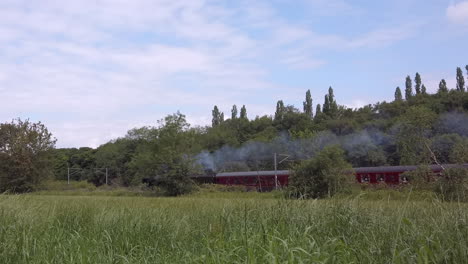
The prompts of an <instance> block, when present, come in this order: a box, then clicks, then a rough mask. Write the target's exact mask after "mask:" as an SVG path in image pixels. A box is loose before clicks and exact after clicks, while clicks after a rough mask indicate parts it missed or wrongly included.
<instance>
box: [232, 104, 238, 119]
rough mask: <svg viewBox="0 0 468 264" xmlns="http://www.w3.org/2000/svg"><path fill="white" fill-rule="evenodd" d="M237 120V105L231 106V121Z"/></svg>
mask: <svg viewBox="0 0 468 264" xmlns="http://www.w3.org/2000/svg"><path fill="white" fill-rule="evenodd" d="M236 118H237V105H233V106H232V109H231V119H236Z"/></svg>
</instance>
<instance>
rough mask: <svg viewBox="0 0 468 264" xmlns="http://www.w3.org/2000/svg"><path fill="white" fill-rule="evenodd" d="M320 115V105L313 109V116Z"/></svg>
mask: <svg viewBox="0 0 468 264" xmlns="http://www.w3.org/2000/svg"><path fill="white" fill-rule="evenodd" d="M321 114H322V109H321V107H320V104H317V106H316V108H315V116H316V117H317V116H319V115H321Z"/></svg>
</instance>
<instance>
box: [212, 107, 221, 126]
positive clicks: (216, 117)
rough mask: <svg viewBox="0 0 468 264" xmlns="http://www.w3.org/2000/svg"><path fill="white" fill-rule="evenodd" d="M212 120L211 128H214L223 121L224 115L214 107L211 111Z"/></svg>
mask: <svg viewBox="0 0 468 264" xmlns="http://www.w3.org/2000/svg"><path fill="white" fill-rule="evenodd" d="M211 115H212V119H211V126H213V127H215V126H217V125H219V124H221V123H222V122H223V121H224V113H221V112H220V111H219V109H218V106H216V105H215V106H214V108H213V111H211Z"/></svg>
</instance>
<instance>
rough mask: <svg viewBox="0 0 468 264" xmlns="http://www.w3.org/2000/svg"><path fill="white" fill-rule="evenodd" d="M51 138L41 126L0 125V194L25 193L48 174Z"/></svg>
mask: <svg viewBox="0 0 468 264" xmlns="http://www.w3.org/2000/svg"><path fill="white" fill-rule="evenodd" d="M54 146H55V139H54V138H52V134H51V133H49V131H48V130H47V128H46V127H45V126H44V125H43V124H42V123H40V122H39V123H32V122H30V121H29V120H25V121H22V120H21V119H16V120H13V121H12V122H11V123H3V124H0V192H4V191H12V192H27V191H31V190H32V189H33V188H34V187H35V186H37V185H38V184H40V183H41V182H42V181H43V180H45V179H47V177H48V176H50V175H51V170H52V160H51V155H50V151H51V150H52V149H53V148H54Z"/></svg>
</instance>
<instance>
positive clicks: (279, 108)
mask: <svg viewBox="0 0 468 264" xmlns="http://www.w3.org/2000/svg"><path fill="white" fill-rule="evenodd" d="M284 109H285V108H284V103H283V100H279V101H278V102H277V103H276V112H275V121H281V120H283V117H284Z"/></svg>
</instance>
